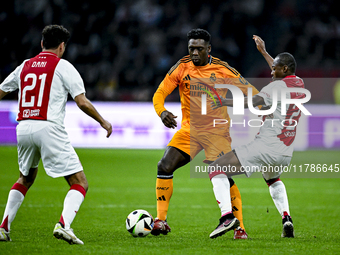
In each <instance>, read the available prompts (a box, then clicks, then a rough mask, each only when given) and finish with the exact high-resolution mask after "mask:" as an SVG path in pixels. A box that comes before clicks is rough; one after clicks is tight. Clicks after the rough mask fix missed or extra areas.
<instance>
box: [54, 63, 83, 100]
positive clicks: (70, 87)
mask: <svg viewBox="0 0 340 255" xmlns="http://www.w3.org/2000/svg"><path fill="white" fill-rule="evenodd" d="M56 74H57V75H60V77H61V79H62V81H63V84H64V86H65V88H66V90H67V91H68V92H69V93H70V95H71V96H72V98H73V99H74V98H75V97H76V96H78V95H80V94H83V93H85V87H84V82H83V79H82V78H81V76H80V74H79V72H78V71H77V69H76V68H75V67H74V66H73V65H72V64H71V63H70V62H68V61H66V60H64V59H61V60H60V62H59V64H58V66H57V69H56Z"/></svg>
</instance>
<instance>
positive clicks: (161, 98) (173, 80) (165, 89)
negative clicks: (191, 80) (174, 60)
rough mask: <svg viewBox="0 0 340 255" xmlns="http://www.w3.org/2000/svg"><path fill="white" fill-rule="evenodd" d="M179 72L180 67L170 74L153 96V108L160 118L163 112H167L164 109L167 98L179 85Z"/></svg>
mask: <svg viewBox="0 0 340 255" xmlns="http://www.w3.org/2000/svg"><path fill="white" fill-rule="evenodd" d="M179 72H180V67H178V68H176V69H175V70H174V71H173V72H171V73H170V72H168V73H167V75H166V76H165V78H164V80H163V81H162V82H161V84H160V85H159V87H158V89H157V90H156V92H155V94H154V96H153V99H152V101H153V106H154V108H155V111H156V113H157V115H158V116H161V114H162V112H164V111H166V109H165V107H164V102H165V98H166V97H167V96H168V95H170V94H171V92H172V91H174V89H175V88H176V87H177V86H178V84H179V79H178V75H179Z"/></svg>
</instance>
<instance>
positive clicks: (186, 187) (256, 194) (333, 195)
mask: <svg viewBox="0 0 340 255" xmlns="http://www.w3.org/2000/svg"><path fill="white" fill-rule="evenodd" d="M77 153H78V155H79V157H80V159H81V162H82V164H83V166H84V169H85V174H86V175H87V178H88V181H89V192H88V194H87V195H86V198H85V201H84V203H83V204H82V206H81V208H80V210H79V212H78V215H77V217H76V218H75V220H74V222H73V224H72V227H73V229H74V232H75V234H76V235H77V236H78V237H79V238H80V239H81V240H83V241H84V243H85V245H84V246H76V245H69V244H68V243H66V242H64V241H61V240H57V239H55V238H54V237H53V234H52V232H53V228H54V225H55V223H56V222H57V221H58V220H59V218H60V214H61V211H62V204H63V200H64V197H65V195H66V193H67V191H68V185H67V184H66V182H65V180H64V179H63V178H57V179H52V178H50V177H48V176H47V175H46V174H45V172H44V170H43V167H42V166H40V170H39V173H38V176H37V179H36V182H35V184H34V185H33V186H32V187H31V189H30V190H29V191H28V193H27V195H26V198H25V200H24V202H23V204H22V206H21V208H20V210H19V212H18V214H17V216H16V218H15V220H14V222H13V223H12V228H11V238H12V240H13V241H12V242H1V243H0V254H72V255H74V254H340V233H339V229H340V220H339V211H340V189H339V187H340V179H339V178H333V179H325V178H308V179H307V178H304V179H303V178H285V176H284V174H283V175H282V178H281V179H282V180H283V181H284V183H285V185H286V188H287V192H288V197H289V202H290V210H291V215H292V217H293V220H294V227H295V235H296V238H294V239H283V238H281V237H280V235H281V231H282V227H281V218H280V215H279V213H278V212H277V210H276V208H275V206H274V204H273V202H272V200H271V197H270V195H269V192H268V188H267V185H266V184H265V182H264V181H263V179H262V178H250V179H247V178H235V181H236V183H237V185H238V187H239V189H240V192H241V194H242V199H243V217H244V222H245V226H246V230H247V233H248V235H249V239H248V240H233V239H232V236H233V234H232V233H231V232H230V233H227V234H225V235H224V236H222V237H219V238H216V239H214V240H212V239H209V234H210V233H211V231H212V230H213V229H214V228H215V227H216V225H217V223H218V219H219V217H220V212H219V208H218V205H217V203H216V201H215V198H214V194H213V191H212V185H211V183H210V181H209V179H208V178H190V172H189V171H190V167H189V165H187V166H185V167H183V168H181V169H179V170H177V172H175V177H174V194H173V196H172V200H171V204H170V208H169V213H168V222H169V225H170V226H171V228H172V232H171V233H170V234H168V235H167V236H158V237H155V236H152V235H149V236H147V237H145V238H133V237H132V236H131V235H130V234H129V233H128V232H127V231H126V229H125V218H126V216H127V215H128V214H129V213H130V212H131V211H133V210H134V209H145V210H147V211H149V212H150V213H151V214H152V215H153V216H154V217H155V216H156V198H155V180H156V166H157V162H158V161H159V159H160V158H161V157H162V155H163V150H113V149H77ZM312 161H313V162H318V161H319V162H320V163H328V164H331V163H332V164H335V163H340V162H339V152H338V151H307V152H295V153H294V157H293V162H292V163H294V164H297V165H298V164H304V163H311V162H312ZM17 169H18V166H17V153H16V148H15V147H0V179H1V185H0V217H1V218H2V215H3V212H4V209H5V204H6V201H7V195H8V192H9V190H10V188H11V187H12V185H13V183H14V182H15V181H16V179H17V178H18V176H19V172H18V170H17ZM339 177H340V173H339Z"/></svg>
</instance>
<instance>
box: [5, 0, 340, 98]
mask: <svg viewBox="0 0 340 255" xmlns="http://www.w3.org/2000/svg"><path fill="white" fill-rule="evenodd" d="M336 3H337V1H332V0H323V1H316V0H287V1H277V0H231V1H223V2H222V1H221V2H220V3H219V2H218V1H210V2H203V1H197V0H196V1H193V0H188V1H183V0H182V1H181V0H167V1H166V0H158V1H157V0H135V1H132V0H124V1H118V0H97V1H95V0H81V1H79V0H69V1H67V0H12V1H1V3H0V35H1V37H0V45H1V58H0V69H1V71H0V81H3V80H4V79H5V77H6V76H7V75H8V74H9V73H10V72H11V71H13V70H14V68H15V67H16V66H17V65H19V64H20V63H21V62H22V61H23V60H25V59H27V58H31V57H33V56H35V55H37V54H38V53H39V52H40V51H41V48H40V40H41V31H42V29H43V28H44V26H45V25H49V24H61V25H63V26H64V27H66V28H67V29H68V30H69V31H70V32H71V39H70V41H69V44H68V46H67V49H66V53H65V55H64V58H65V59H67V60H68V61H70V62H71V63H72V64H73V65H74V66H75V67H76V68H77V69H78V71H79V72H80V74H81V76H82V77H83V79H84V82H85V86H86V90H87V96H88V98H89V99H91V100H97V101H150V100H151V99H152V95H153V93H154V92H155V90H156V89H157V87H158V85H159V83H160V82H161V81H162V79H163V78H164V76H165V74H166V73H167V71H168V70H169V69H170V68H171V66H172V65H174V64H175V63H176V62H177V61H178V60H179V59H180V58H181V57H183V56H184V55H187V38H186V33H187V32H188V31H189V30H191V29H192V28H197V27H200V28H204V29H206V30H208V31H209V32H210V33H211V35H212V55H213V56H215V57H218V58H220V59H222V60H224V61H226V62H228V63H229V64H230V65H231V66H233V67H234V68H236V69H237V70H238V71H239V72H240V73H241V74H242V75H243V76H244V77H246V78H247V77H252V78H256V77H270V71H269V68H268V66H267V64H266V62H265V60H264V59H263V58H262V56H261V55H260V54H259V53H258V51H257V49H256V47H255V44H254V42H253V40H252V35H253V34H257V35H259V36H261V37H262V38H263V39H264V40H265V42H266V47H267V50H268V52H269V53H270V54H271V55H272V56H273V57H274V56H275V55H277V54H278V53H280V52H283V51H287V52H290V53H292V54H293V55H294V56H295V58H296V60H297V63H298V69H297V75H298V76H300V77H302V78H307V77H318V78H331V77H333V78H337V77H340V40H339V38H340V15H339V10H338V8H336ZM332 80H336V79H332ZM334 84H335V83H334V82H332V83H331V84H328V85H325V86H328V87H327V88H326V90H327V91H329V92H327V93H324V95H321V94H319V93H317V92H318V91H322V90H324V87H323V85H322V84H318V83H315V84H311V85H310V86H311V87H308V84H306V85H307V86H306V87H307V88H310V89H311V93H312V100H311V102H312V103H333V102H334V97H333V88H334ZM339 86H340V85H339ZM313 91H314V92H313ZM320 95H321V96H320ZM15 97H16V95H15V93H12V94H10V95H8V96H7V97H6V99H14V98H15ZM168 100H170V101H171V100H173V101H177V100H178V93H173V94H172V95H171V96H169V99H168Z"/></svg>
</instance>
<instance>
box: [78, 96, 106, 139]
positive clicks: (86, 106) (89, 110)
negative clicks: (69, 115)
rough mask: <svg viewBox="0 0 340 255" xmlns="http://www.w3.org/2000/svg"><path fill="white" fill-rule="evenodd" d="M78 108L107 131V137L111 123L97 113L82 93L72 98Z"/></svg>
mask: <svg viewBox="0 0 340 255" xmlns="http://www.w3.org/2000/svg"><path fill="white" fill-rule="evenodd" d="M74 101H76V103H77V105H78V107H79V108H80V110H82V111H83V112H85V113H86V114H87V115H89V116H90V117H92V118H93V119H95V120H96V121H97V122H99V124H100V125H101V126H102V128H104V129H105V130H106V131H107V135H106V137H109V136H110V135H111V133H112V125H111V123H110V122H108V121H107V120H105V119H103V117H102V116H101V115H100V114H99V112H98V111H97V110H96V108H95V107H94V106H93V104H92V103H91V102H90V100H88V99H87V98H86V96H85V95H84V94H80V95H78V96H76V97H75V98H74Z"/></svg>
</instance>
